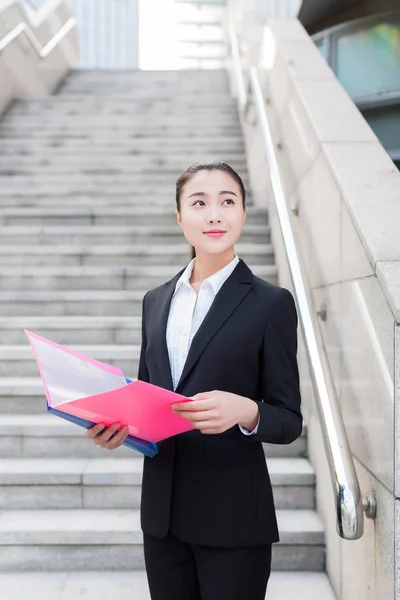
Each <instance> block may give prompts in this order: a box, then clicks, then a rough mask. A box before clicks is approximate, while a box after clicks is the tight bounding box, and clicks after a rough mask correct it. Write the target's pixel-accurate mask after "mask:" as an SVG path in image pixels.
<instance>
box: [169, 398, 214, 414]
mask: <svg viewBox="0 0 400 600" xmlns="http://www.w3.org/2000/svg"><path fill="white" fill-rule="evenodd" d="M171 408H172V411H173V412H175V411H179V412H196V411H204V410H210V409H211V408H215V400H214V399H207V400H193V401H192V402H179V403H177V404H173V405H172V407H171Z"/></svg>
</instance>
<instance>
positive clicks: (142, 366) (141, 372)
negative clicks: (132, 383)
mask: <svg viewBox="0 0 400 600" xmlns="http://www.w3.org/2000/svg"><path fill="white" fill-rule="evenodd" d="M148 293H149V292H146V294H145V295H144V297H143V301H142V345H141V348H140V358H139V369H138V376H137V378H138V379H140V380H141V381H146V382H147V383H150V381H149V372H148V370H147V367H146V360H145V352H146V345H147V339H146V317H145V307H144V306H145V301H146V296H147V294H148Z"/></svg>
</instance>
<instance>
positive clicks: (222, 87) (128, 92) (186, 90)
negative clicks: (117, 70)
mask: <svg viewBox="0 0 400 600" xmlns="http://www.w3.org/2000/svg"><path fill="white" fill-rule="evenodd" d="M209 89H210V84H209V83H208V84H207V85H204V83H203V84H201V82H195V83H192V84H189V83H188V84H185V83H181V84H179V85H177V84H176V83H172V84H171V83H170V82H168V81H166V82H163V83H162V84H159V83H155V84H144V85H132V84H131V83H127V84H124V83H118V82H116V83H114V82H112V81H110V82H104V83H103V84H97V83H88V84H86V83H82V84H79V83H78V84H76V83H73V84H69V83H68V82H66V83H65V84H64V85H63V87H62V88H61V90H60V92H61V93H62V95H63V96H64V97H65V96H68V95H71V96H74V97H75V98H76V97H77V96H78V97H79V96H80V97H82V96H84V97H92V98H97V97H99V96H100V97H103V98H104V97H106V98H108V97H111V98H114V95H115V94H117V95H118V96H119V97H121V98H124V97H125V99H126V100H128V99H131V98H134V99H139V98H154V97H157V96H159V98H162V99H166V100H172V99H174V98H176V96H177V95H179V96H184V97H190V98H193V97H194V98H196V100H197V102H198V103H200V102H201V100H202V98H203V97H209V96H210V95H211V94H210V92H209ZM212 95H213V96H215V97H217V98H218V97H222V98H223V97H225V96H228V95H230V89H229V85H228V84H226V83H225V82H222V83H221V84H215V85H214V84H213V86H212Z"/></svg>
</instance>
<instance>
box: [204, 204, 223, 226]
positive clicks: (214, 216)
mask: <svg viewBox="0 0 400 600" xmlns="http://www.w3.org/2000/svg"><path fill="white" fill-rule="evenodd" d="M207 222H208V223H221V219H220V217H219V214H218V209H217V208H216V207H211V208H210V211H209V213H208V215H207Z"/></svg>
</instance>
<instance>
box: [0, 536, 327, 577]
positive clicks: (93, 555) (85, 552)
mask: <svg viewBox="0 0 400 600" xmlns="http://www.w3.org/2000/svg"><path fill="white" fill-rule="evenodd" d="M104 537H105V539H107V535H106V534H105V536H104ZM82 542H83V543H82V544H79V545H63V544H62V540H60V543H59V542H58V541H56V540H55V541H54V542H53V544H54V545H52V546H50V545H49V546H45V545H30V546H21V545H15V546H1V545H0V555H1V562H0V571H2V572H4V571H62V570H71V571H89V570H90V571H103V570H106V571H118V570H120V571H126V570H132V569H133V570H138V569H140V570H142V569H144V567H145V565H144V557H143V548H142V545H141V544H121V545H106V544H102V545H90V546H89V545H85V544H84V539H83V540H82ZM324 557H325V551H324V547H323V546H321V545H316V546H309V545H284V544H274V545H273V556H272V569H273V570H275V571H322V570H323V569H324V563H325V558H324Z"/></svg>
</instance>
